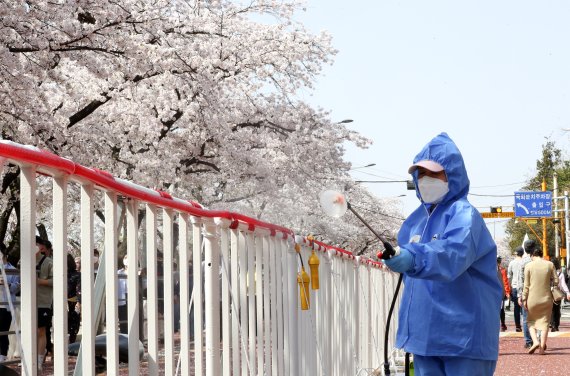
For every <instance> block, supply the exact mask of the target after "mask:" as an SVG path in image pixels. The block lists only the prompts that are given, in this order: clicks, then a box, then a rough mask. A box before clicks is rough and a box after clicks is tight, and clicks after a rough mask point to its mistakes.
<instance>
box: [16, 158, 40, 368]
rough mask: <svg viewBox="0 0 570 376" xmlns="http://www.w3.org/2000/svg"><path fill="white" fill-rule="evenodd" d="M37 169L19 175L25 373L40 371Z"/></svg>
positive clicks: (22, 170) (21, 307) (24, 168)
mask: <svg viewBox="0 0 570 376" xmlns="http://www.w3.org/2000/svg"><path fill="white" fill-rule="evenodd" d="M35 241H36V167H35V166H22V167H21V173H20V273H21V275H20V280H21V286H22V289H21V291H22V292H21V294H20V304H21V306H20V315H21V319H20V322H21V323H22V354H21V355H22V374H24V375H27V376H36V375H37V372H38V369H37V368H38V348H37V347H38V343H37V338H38V337H37V331H38V330H37V327H38V310H37V307H36V280H37V277H36V243H35Z"/></svg>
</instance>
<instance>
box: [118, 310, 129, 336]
mask: <svg viewBox="0 0 570 376" xmlns="http://www.w3.org/2000/svg"><path fill="white" fill-rule="evenodd" d="M128 316H129V308H128V305H127V304H125V305H120V306H119V332H120V333H123V334H128V331H129V323H128V322H127V320H128Z"/></svg>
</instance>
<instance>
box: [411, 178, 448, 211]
mask: <svg viewBox="0 0 570 376" xmlns="http://www.w3.org/2000/svg"><path fill="white" fill-rule="evenodd" d="M418 189H419V191H420V195H421V196H422V200H424V202H425V203H427V204H437V203H439V202H440V201H441V199H442V198H443V197H444V196H445V195H446V194H447V192H449V185H448V183H447V182H446V181H442V180H440V179H436V178H432V177H430V176H424V177H423V178H421V179H419V180H418Z"/></svg>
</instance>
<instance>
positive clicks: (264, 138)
mask: <svg viewBox="0 0 570 376" xmlns="http://www.w3.org/2000/svg"><path fill="white" fill-rule="evenodd" d="M302 7H303V4H302V3H301V2H297V1H294V0H291V1H289V0H286V1H276V0H275V1H271V0H253V1H246V2H240V1H227V0H220V1H215V0H212V1H198V0H194V1H191V0H187V1H179V0H153V1H150V0H123V1H115V0H97V1H93V0H80V1H65V0H61V1H60V0H53V1H41V0H40V1H13V0H10V1H6V0H1V1H0V18H1V20H2V21H0V41H1V43H0V124H2V134H1V136H2V138H4V139H8V140H13V141H16V142H19V143H23V144H31V145H35V146H38V147H40V148H44V149H47V150H50V151H52V152H54V153H56V154H58V155H60V156H64V157H68V158H70V159H72V160H73V161H75V162H77V163H81V164H84V165H87V166H92V167H97V168H99V169H102V170H106V171H109V172H110V173H112V174H113V175H115V176H118V177H121V178H125V179H130V180H133V181H135V182H137V183H138V184H142V185H145V186H149V187H156V188H160V189H169V190H170V191H171V192H172V193H174V194H175V195H177V196H180V197H192V198H193V199H195V200H197V201H199V202H201V203H202V204H204V205H205V206H207V207H211V208H225V209H230V210H237V211H240V212H243V213H245V214H249V215H254V216H256V217H258V218H262V219H264V220H272V221H277V222H278V223H281V224H283V225H286V226H293V225H296V226H300V224H299V223H298V220H297V219H298V218H296V217H306V218H308V219H306V221H305V222H304V223H308V224H310V225H317V224H318V223H319V222H322V221H323V216H322V215H321V214H320V213H318V212H317V209H316V207H315V205H316V203H317V195H318V191H319V190H320V189H322V187H323V185H326V184H333V183H335V184H337V185H340V184H342V185H343V186H347V187H351V186H352V185H353V183H352V182H351V181H350V177H349V175H348V169H349V167H350V165H349V164H348V163H347V162H346V161H344V159H343V155H344V148H343V145H344V143H345V142H353V143H356V144H357V145H358V146H360V147H366V145H367V144H368V143H369V142H370V141H369V140H367V139H366V138H364V137H362V136H361V135H359V134H358V133H356V132H354V131H352V130H350V129H348V128H346V127H345V125H344V124H340V123H335V122H334V121H331V119H330V117H329V113H328V112H326V111H325V110H322V109H315V108H312V107H311V106H310V105H308V104H307V103H305V102H304V101H302V100H300V99H299V95H298V94H299V90H300V89H311V88H312V85H313V83H314V81H315V78H316V77H317V76H318V75H319V73H320V72H321V69H322V67H323V66H324V65H325V64H330V63H332V58H333V57H334V54H335V50H334V49H333V47H332V45H331V38H330V37H329V36H328V35H327V34H325V33H322V34H318V35H314V34H311V33H309V32H308V31H307V30H306V29H305V28H304V27H303V25H301V24H299V23H297V22H295V19H294V14H295V12H298V11H302ZM4 186H6V184H4ZM358 191H359V192H361V190H358ZM3 193H4V192H3ZM362 197H370V196H369V195H368V196H367V195H366V194H362ZM372 201H373V200H372ZM300 207H301V208H302V209H299V208H300ZM283 208H288V210H284V209H283ZM289 209H290V210H289ZM380 223H382V222H380ZM299 229H300V230H301V229H304V226H301V227H299ZM323 230H324V228H323ZM338 230H340V229H338ZM347 230H350V229H345V230H344V231H338V232H337V235H335V236H341V234H343V233H344V234H347V232H346V231H347ZM331 239H332V237H331Z"/></svg>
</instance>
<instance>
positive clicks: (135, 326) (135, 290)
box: [127, 200, 140, 376]
mask: <svg viewBox="0 0 570 376" xmlns="http://www.w3.org/2000/svg"><path fill="white" fill-rule="evenodd" d="M138 219H139V204H138V201H137V200H129V201H128V202H127V262H128V272H127V294H128V295H127V297H130V298H127V300H128V301H127V318H128V320H127V321H128V335H129V355H128V356H129V375H130V376H137V375H139V369H140V366H139V362H140V360H139V338H140V333H139V310H140V305H139V276H138V271H139V267H138V261H139V241H138V233H139V232H138V224H139V221H138Z"/></svg>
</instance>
